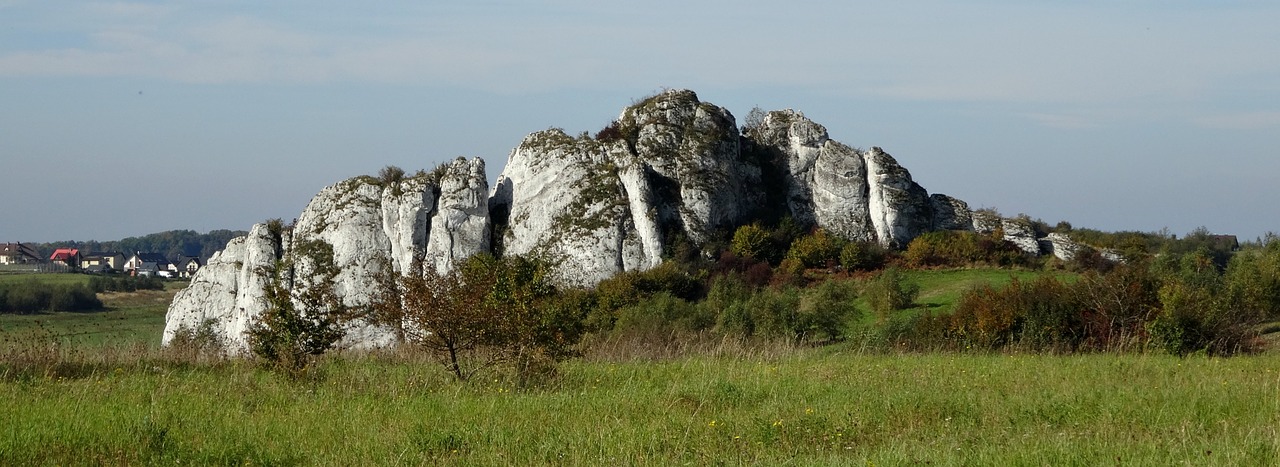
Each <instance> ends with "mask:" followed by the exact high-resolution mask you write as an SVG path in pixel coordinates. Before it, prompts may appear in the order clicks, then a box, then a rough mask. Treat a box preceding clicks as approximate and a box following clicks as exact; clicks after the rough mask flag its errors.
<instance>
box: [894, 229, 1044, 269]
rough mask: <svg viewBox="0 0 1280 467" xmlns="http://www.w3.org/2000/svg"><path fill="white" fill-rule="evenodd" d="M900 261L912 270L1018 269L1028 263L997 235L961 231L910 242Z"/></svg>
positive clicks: (929, 233)
mask: <svg viewBox="0 0 1280 467" xmlns="http://www.w3.org/2000/svg"><path fill="white" fill-rule="evenodd" d="M903 258H904V259H905V260H906V261H907V264H910V265H911V266H913V267H920V268H924V267H939V266H949V267H961V266H969V265H975V264H988V265H998V266H1018V265H1023V264H1026V263H1027V257H1026V255H1025V254H1024V253H1022V251H1021V250H1018V249H1017V247H1015V246H1013V245H1012V244H1010V243H1009V242H1006V241H1004V240H1003V239H1001V238H1000V237H999V235H979V234H976V233H973V232H964V231H950V230H944V231H936V232H926V233H924V234H921V235H920V236H918V237H916V238H915V239H913V240H911V243H909V244H907V250H906V252H905V253H903Z"/></svg>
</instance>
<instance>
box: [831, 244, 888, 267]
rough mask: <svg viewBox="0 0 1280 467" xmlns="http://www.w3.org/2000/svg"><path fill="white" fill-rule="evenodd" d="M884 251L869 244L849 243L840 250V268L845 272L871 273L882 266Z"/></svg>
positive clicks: (878, 246) (875, 245)
mask: <svg viewBox="0 0 1280 467" xmlns="http://www.w3.org/2000/svg"><path fill="white" fill-rule="evenodd" d="M884 261H885V251H884V249H883V248H881V247H880V245H877V244H875V243H871V242H849V243H847V244H845V246H844V247H843V248H841V249H840V266H841V267H843V268H844V269H845V270H846V271H871V270H875V269H877V268H879V267H881V266H883V265H884Z"/></svg>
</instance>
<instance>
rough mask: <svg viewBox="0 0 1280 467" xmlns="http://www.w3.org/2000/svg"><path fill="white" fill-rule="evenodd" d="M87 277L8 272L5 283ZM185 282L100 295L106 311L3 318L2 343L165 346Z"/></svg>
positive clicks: (82, 278)
mask: <svg viewBox="0 0 1280 467" xmlns="http://www.w3.org/2000/svg"><path fill="white" fill-rule="evenodd" d="M90 277H92V276H88V275H84V274H30V275H28V274H4V275H0V282H3V281H10V282H21V281H28V280H38V281H41V282H45V283H51V284H75V283H88V281H89V278H90ZM183 287H186V283H185V282H179V281H174V282H166V283H165V290H163V291H156V290H144V291H138V292H112V293H103V294H99V295H98V297H99V298H100V299H101V300H102V302H103V305H105V306H106V311H92V312H76V313H66V312H55V313H39V314H32V315H13V314H0V345H30V344H31V343H33V342H36V343H39V342H52V341H56V342H58V343H59V344H61V345H65V346H71V347H84V348H96V347H102V346H121V347H125V346H134V345H147V346H153V347H159V345H160V333H161V332H162V331H163V330H164V315H165V312H166V311H168V308H169V303H170V302H171V301H173V296H174V294H176V293H177V292H178V291H179V290H181V289H182V288H183Z"/></svg>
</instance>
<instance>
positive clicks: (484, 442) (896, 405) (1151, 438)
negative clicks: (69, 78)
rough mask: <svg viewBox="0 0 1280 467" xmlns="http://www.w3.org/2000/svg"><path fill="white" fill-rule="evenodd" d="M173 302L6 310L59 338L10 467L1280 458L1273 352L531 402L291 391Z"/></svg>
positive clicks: (558, 384)
mask: <svg viewBox="0 0 1280 467" xmlns="http://www.w3.org/2000/svg"><path fill="white" fill-rule="evenodd" d="M1015 274H1018V277H1019V278H1028V277H1032V276H1034V273H1015ZM1009 277H1010V272H1009V271H996V270H962V271H924V272H909V278H910V279H911V280H913V281H916V282H917V283H918V284H919V285H920V286H921V293H920V298H919V299H918V300H917V303H919V304H922V305H926V306H931V307H936V308H941V307H948V306H950V303H951V302H953V301H954V300H955V298H956V297H958V295H959V293H961V292H962V291H963V290H965V289H967V288H968V287H969V286H971V285H973V284H977V283H981V282H991V283H996V284H999V283H1003V282H1007V281H1008V279H1009ZM171 285H173V286H181V283H172V284H171ZM173 293H174V290H172V289H170V290H167V291H166V292H164V293H160V292H140V293H134V294H107V295H103V299H104V301H107V302H108V307H109V308H110V311H107V312H102V313H77V314H49V315H34V316H12V315H6V316H0V326H3V327H2V328H0V329H3V333H4V336H5V339H6V340H8V339H9V338H10V336H17V335H22V334H24V333H26V334H29V335H35V336H36V337H34V338H33V339H34V342H37V343H40V342H44V343H49V342H58V343H61V344H63V345H61V346H57V347H56V348H49V347H48V346H47V345H46V346H44V347H40V348H37V349H35V351H27V352H14V351H13V349H16V348H18V347H20V346H21V345H29V343H30V342H32V341H31V340H29V341H26V343H25V344H15V342H16V341H17V339H14V340H9V341H8V342H10V344H11V345H10V346H8V347H7V349H8V350H6V347H0V357H3V359H0V420H3V421H4V423H0V465H64V464H107V465H131V464H161V465H172V464H198V465H208V464H215V465H227V464H269V465H366V464H380V465H388V464H393V465H404V464H408V465H547V464H554V465H746V464H753V465H781V464H791V465H859V466H865V465H1100V464H1107V465H1114V464H1120V465H1231V466H1235V465H1280V354H1277V353H1275V352H1271V353H1267V354H1263V355H1258V356H1243V357H1235V358H1226V359H1221V358H1205V357H1191V358H1185V359H1180V358H1176V357H1170V356H1164V355H1149V354H1088V355H1065V356H1055V355H1030V354H1017V353H1011V354H1009V353H1006V354H989V353H959V354H953V353H926V354H898V353H865V352H862V351H860V350H859V349H860V347H859V346H858V345H857V344H856V343H853V342H848V343H842V344H835V345H830V346H824V347H817V348H790V347H783V346H769V345H763V346H760V347H742V346H740V345H734V344H731V343H726V344H724V345H723V346H722V347H720V348H719V349H713V350H708V351H703V352H700V353H698V354H695V355H687V356H683V357H677V358H672V359H663V360H657V361H654V360H642V359H635V360H628V359H612V360H609V359H592V360H574V361H570V362H567V363H565V364H564V365H562V366H561V371H560V375H559V377H557V378H555V379H553V380H552V382H551V383H549V384H548V385H547V386H545V387H541V388H538V389H532V390H520V389H517V388H515V387H514V386H513V383H512V382H511V381H510V380H509V379H508V378H507V377H505V376H503V375H501V374H493V375H489V376H487V377H484V378H478V379H475V380H472V381H470V382H464V383H459V382H455V381H453V380H452V379H451V378H450V377H449V375H448V374H447V373H446V372H445V371H444V370H443V369H442V367H441V366H440V365H438V364H437V363H436V362H434V361H431V360H429V359H426V358H425V357H422V356H420V355H412V354H407V353H399V354H393V355H381V356H367V355H360V354H344V355H337V356H334V357H330V358H326V359H324V360H322V361H321V362H320V364H319V366H318V368H317V370H316V373H315V374H316V375H317V376H316V377H314V378H311V379H307V380H304V381H292V380H290V379H288V378H286V377H284V376H281V375H279V374H276V373H272V372H269V371H267V370H264V369H262V368H260V367H257V366H255V365H253V364H252V363H250V362H247V361H229V362H228V361H220V362H214V363H193V362H191V361H189V360H183V359H179V358H173V357H172V356H170V355H167V354H165V353H164V352H162V351H160V350H158V349H156V348H155V347H156V344H157V343H158V341H159V335H160V330H161V328H162V327H163V315H164V311H165V305H166V304H167V301H168V300H170V299H171V297H172V294H173ZM36 321H39V322H40V323H39V324H38V325H37V324H36ZM40 335H43V336H45V337H39V336H40ZM50 336H55V337H50ZM41 339H44V340H41Z"/></svg>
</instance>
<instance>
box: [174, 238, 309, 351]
mask: <svg viewBox="0 0 1280 467" xmlns="http://www.w3.org/2000/svg"><path fill="white" fill-rule="evenodd" d="M284 246H285V245H282V244H281V239H280V238H278V237H276V236H273V235H272V234H271V233H270V232H269V231H268V229H267V225H266V224H257V225H254V226H253V228H252V229H250V230H249V235H247V236H244V237H239V238H235V239H232V240H231V241H230V242H227V247H226V248H223V249H222V251H219V252H218V253H215V254H214V255H213V257H212V258H209V261H208V262H207V263H206V264H205V266H204V267H203V268H200V271H199V272H197V273H196V275H195V277H193V278H191V283H190V284H189V285H187V287H186V288H185V289H182V290H181V291H179V292H178V294H177V295H176V296H174V298H173V302H172V303H171V304H170V305H169V311H168V312H167V313H166V314H165V322H164V335H163V338H162V342H163V343H164V344H165V345H168V343H169V342H170V341H171V340H173V338H174V336H175V335H176V334H177V333H178V332H180V331H181V330H183V329H186V330H188V331H195V330H197V329H201V328H204V329H207V330H209V331H212V332H213V333H214V335H215V336H216V338H217V339H219V340H220V341H221V342H222V343H223V345H224V346H225V347H226V348H227V350H228V351H229V352H231V353H235V354H238V353H243V352H245V351H246V350H248V347H247V346H246V344H245V339H244V332H245V331H246V330H248V329H249V325H250V324H251V323H252V322H253V318H254V317H256V316H258V315H259V314H261V313H262V310H263V308H264V302H263V291H264V290H266V285H267V281H268V278H269V277H270V275H269V274H268V273H267V270H268V269H269V268H271V267H272V266H274V265H275V264H276V260H277V259H278V258H279V256H280V254H281V253H282V252H283V250H284ZM206 326H207V327H206Z"/></svg>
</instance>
